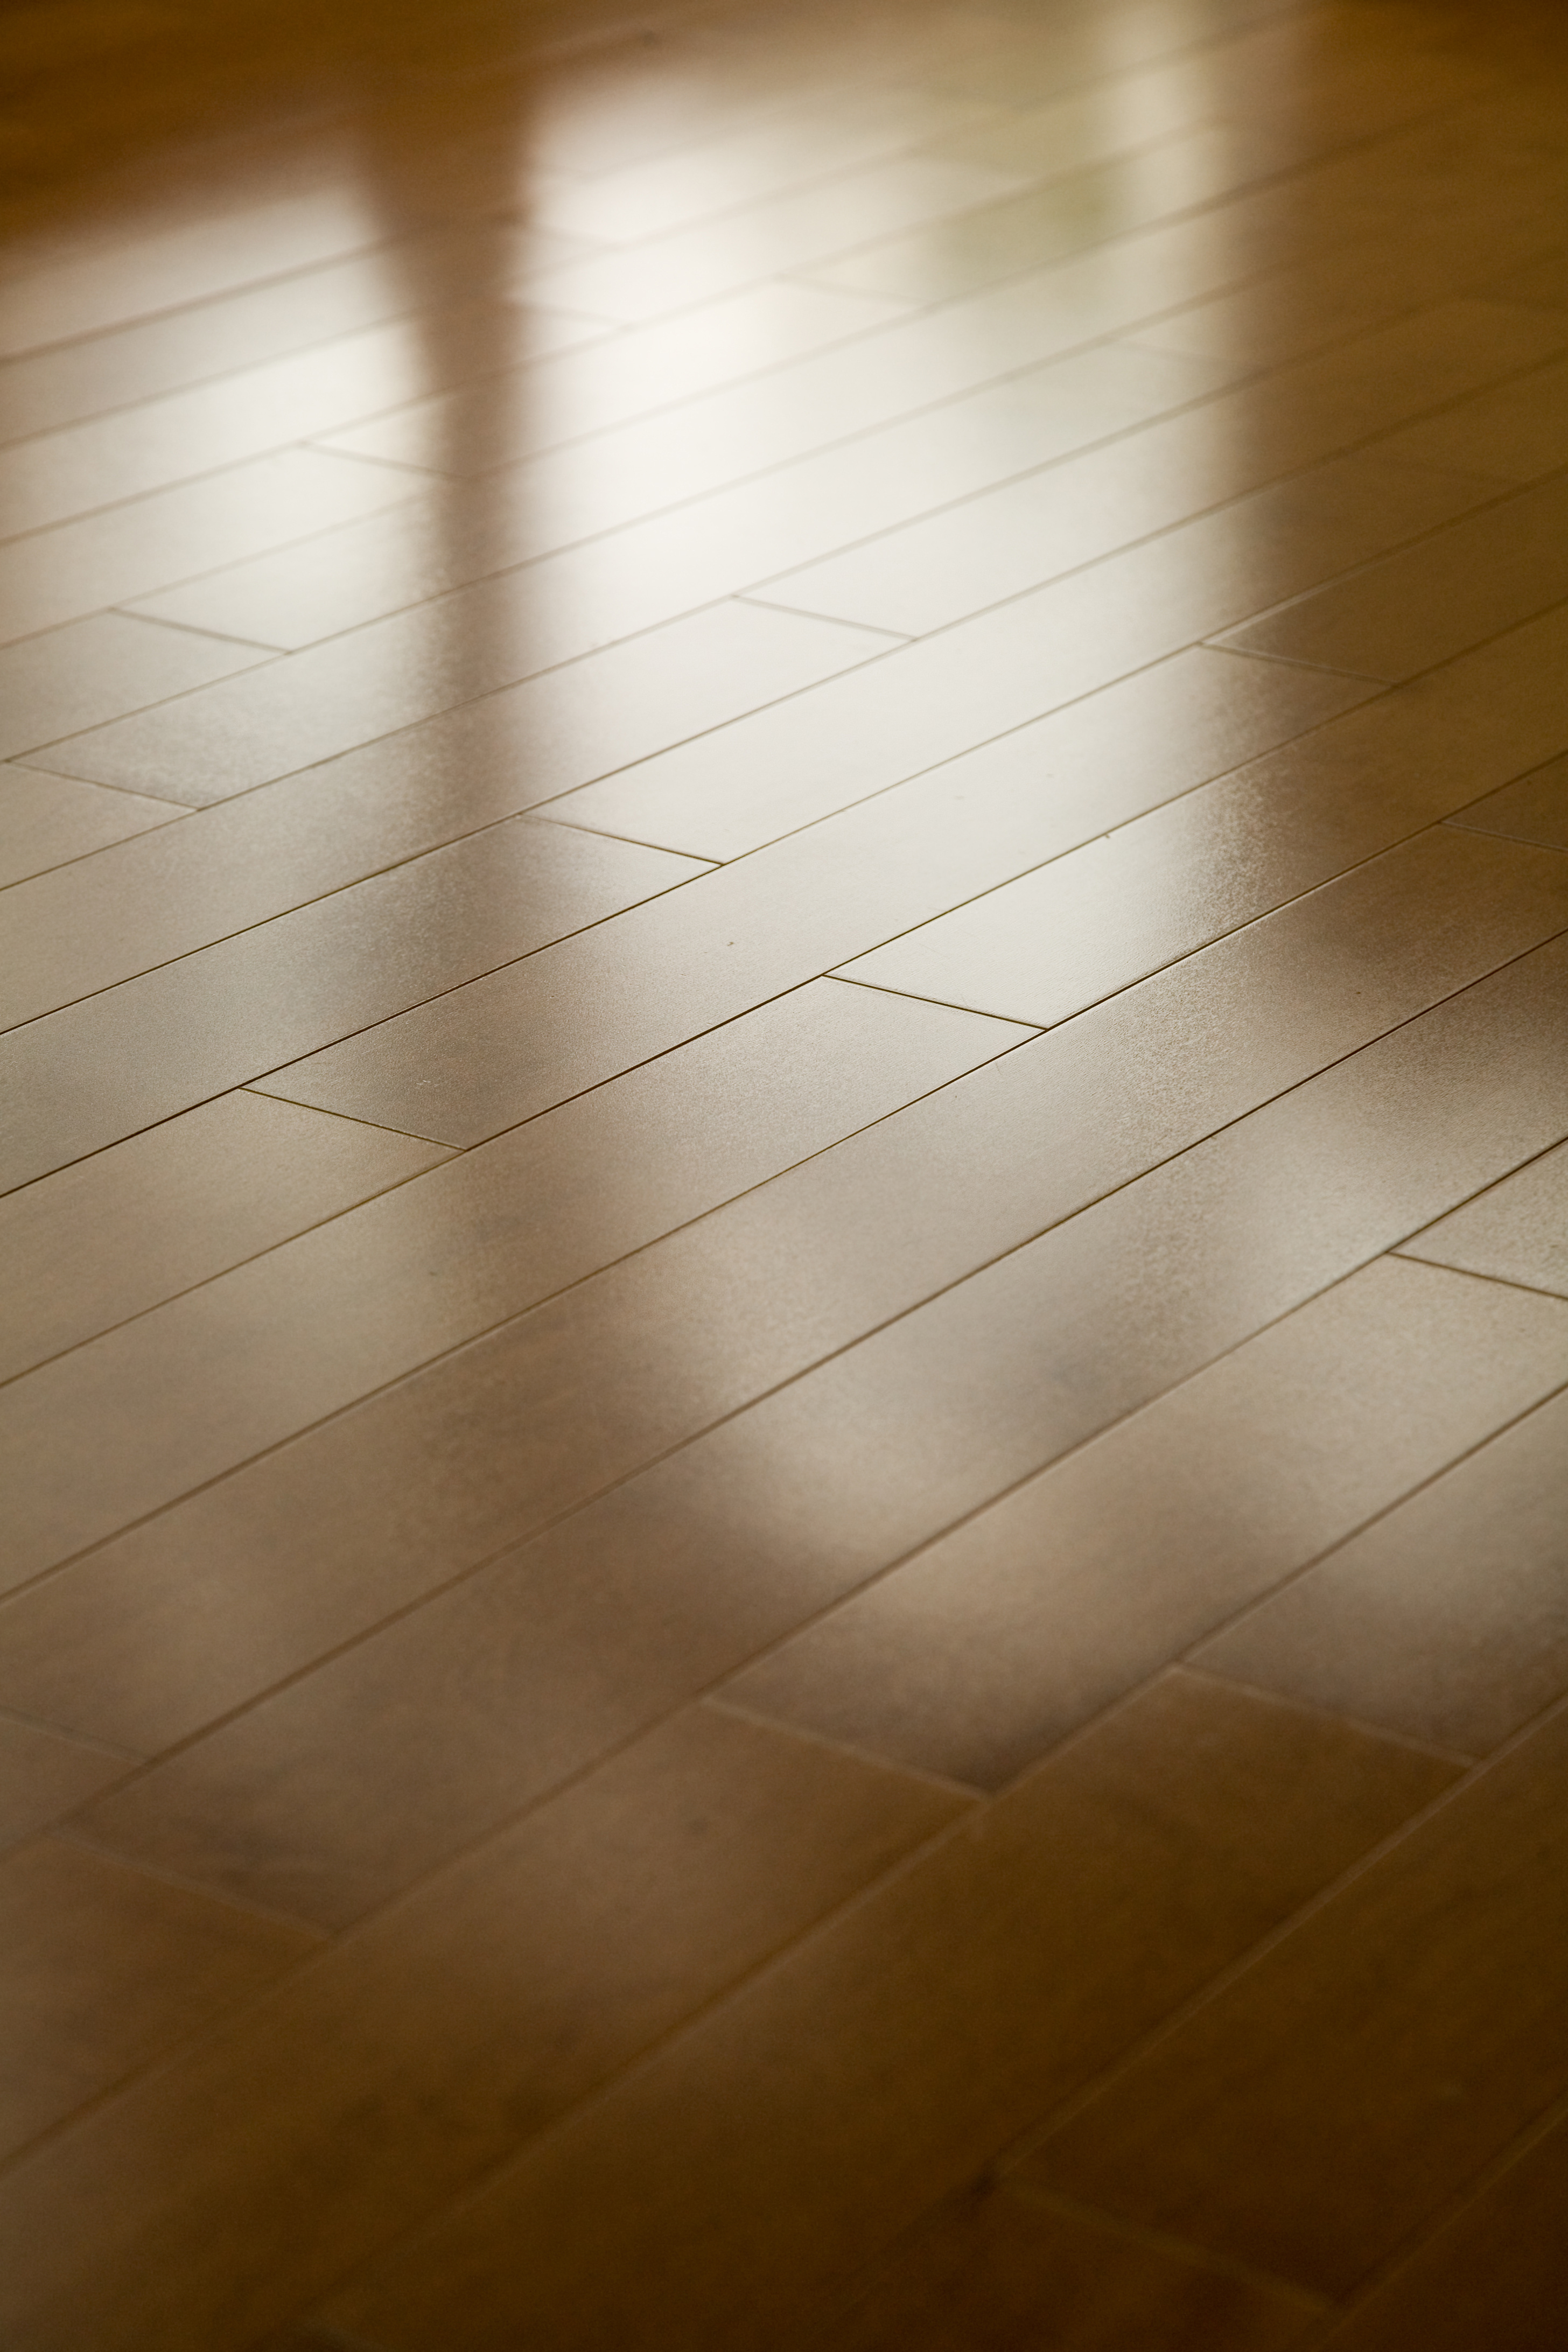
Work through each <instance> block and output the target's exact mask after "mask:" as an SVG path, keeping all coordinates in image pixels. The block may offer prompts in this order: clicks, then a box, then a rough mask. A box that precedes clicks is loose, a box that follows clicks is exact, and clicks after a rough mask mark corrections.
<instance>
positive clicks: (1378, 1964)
mask: <svg viewBox="0 0 1568 2352" xmlns="http://www.w3.org/2000/svg"><path fill="white" fill-rule="evenodd" d="M1565 1745H1568V1738H1565V1726H1564V1723H1563V1717H1562V1716H1561V1715H1560V1714H1559V1715H1555V1716H1553V1717H1551V1718H1550V1719H1549V1720H1548V1721H1546V1722H1545V1723H1543V1724H1542V1726H1541V1727H1540V1728H1539V1729H1538V1730H1537V1731H1536V1732H1535V1733H1534V1734H1533V1735H1532V1736H1531V1738H1528V1739H1527V1740H1526V1741H1525V1742H1524V1743H1523V1744H1522V1745H1521V1747H1520V1748H1517V1749H1515V1750H1514V1751H1512V1752H1511V1753H1510V1755H1508V1756H1506V1757H1504V1758H1501V1759H1499V1760H1498V1761H1497V1762H1496V1763H1495V1764H1493V1765H1492V1766H1491V1767H1490V1769H1489V1770H1487V1771H1486V1772H1484V1773H1482V1774H1481V1775H1480V1776H1479V1778H1478V1779H1477V1780H1475V1781H1474V1783H1473V1784H1472V1785H1470V1786H1468V1788H1466V1789H1465V1790H1462V1791H1460V1792H1459V1793H1458V1794H1456V1796H1455V1797H1454V1799H1453V1800H1452V1801H1451V1803H1450V1804H1449V1805H1448V1806H1447V1807H1445V1808H1443V1809H1441V1810H1440V1811H1438V1812H1437V1813H1436V1815H1435V1816H1434V1817H1433V1818H1432V1820H1430V1821H1429V1822H1426V1823H1425V1824H1423V1825H1422V1826H1421V1827H1420V1828H1418V1829H1416V1830H1415V1831H1414V1832H1412V1834H1411V1835H1410V1836H1409V1837H1408V1838H1407V1839H1405V1841H1404V1842H1403V1843H1401V1844H1400V1845H1399V1846H1397V1847H1395V1848H1394V1851H1393V1852H1392V1853H1390V1854H1388V1855H1387V1856H1386V1857H1385V1858H1384V1859H1383V1860H1382V1861H1381V1862H1380V1864H1379V1865H1378V1866H1377V1867H1375V1868H1374V1869H1373V1870H1370V1871H1369V1872H1367V1873H1366V1874H1364V1875H1363V1876H1361V1877H1359V1878H1356V1879H1353V1880H1352V1882H1351V1883H1350V1885H1347V1886H1346V1887H1345V1888H1344V1889H1343V1890H1342V1892H1341V1893H1340V1894H1339V1895H1338V1896H1337V1897H1336V1898H1335V1899H1333V1900H1332V1901H1331V1902H1330V1903H1328V1904H1327V1905H1325V1906H1323V1907H1322V1908H1321V1910H1319V1911H1317V1912H1316V1913H1315V1914H1313V1915H1311V1916H1310V1917H1308V1918H1307V1919H1304V1920H1303V1921H1301V1922H1300V1925H1299V1926H1298V1927H1296V1929H1295V1930H1294V1932H1293V1933H1291V1934H1290V1935H1288V1936H1286V1937H1283V1938H1282V1939H1281V1940H1280V1941H1279V1943H1278V1944H1276V1945H1275V1946H1274V1947H1273V1948H1271V1949H1270V1950H1269V1951H1268V1952H1267V1953H1265V1954H1264V1955H1262V1956H1261V1957H1260V1958H1259V1959H1258V1961H1257V1962H1256V1964H1255V1965H1254V1966H1253V1967H1252V1968H1251V1969H1247V1970H1245V1971H1243V1972H1242V1974H1241V1975H1239V1976H1238V1977H1237V1979H1236V1981H1235V1983H1234V1984H1233V1985H1231V1986H1229V1987H1227V1988H1226V1990H1224V1991H1223V1992H1222V1993H1220V1994H1219V1995H1218V1997H1217V1998H1216V1999H1215V2000H1214V2001H1212V2002H1210V2003H1208V2004H1207V2005H1205V2007H1203V2008H1201V2009H1200V2010H1198V2011H1196V2012H1195V2013H1194V2015H1193V2017H1192V2018H1191V2019H1190V2020H1188V2021H1186V2022H1185V2023H1184V2025H1182V2026H1181V2027H1179V2028H1178V2029H1177V2030H1176V2032H1173V2034H1172V2035H1171V2036H1170V2037H1169V2038H1168V2039H1166V2040H1164V2041H1163V2042H1159V2043H1157V2044H1156V2045H1155V2046H1154V2047H1153V2048H1152V2049H1151V2051H1150V2052H1149V2053H1148V2054H1147V2055H1146V2056H1145V2057H1143V2058H1142V2059H1141V2060H1139V2061H1137V2062H1135V2063H1133V2065H1132V2066H1131V2067H1130V2068H1128V2069H1127V2071H1126V2072H1125V2073H1124V2074H1121V2076H1120V2077H1119V2078H1118V2079H1117V2080H1115V2081H1114V2082H1113V2083H1112V2084H1110V2085H1109V2086H1108V2087H1107V2088H1106V2089H1105V2090H1104V2091H1103V2092H1102V2093H1100V2095H1099V2096H1098V2097H1096V2098H1095V2099H1093V2100H1091V2101H1090V2102H1089V2104H1088V2105H1085V2107H1084V2108H1083V2109H1082V2111H1081V2112H1080V2113H1079V2115H1077V2116H1074V2117H1073V2118H1072V2119H1071V2120H1070V2121H1068V2122H1067V2123H1065V2124H1063V2125H1062V2126H1061V2127H1060V2128H1059V2129H1058V2130H1057V2131H1055V2132H1053V2133H1052V2134H1050V2136H1049V2137H1047V2139H1045V2140H1044V2141H1043V2142H1042V2144H1041V2145H1040V2147H1038V2148H1037V2150H1036V2151H1035V2153H1034V2154H1033V2155H1032V2156H1031V2157H1030V2158H1028V2159H1027V2163H1026V2169H1027V2170H1028V2172H1029V2173H1030V2175H1031V2176H1032V2177H1033V2178H1035V2179H1038V2180H1040V2181H1041V2182H1042V2183H1043V2184H1046V2185H1048V2186H1055V2187H1058V2188H1060V2189H1065V2190H1067V2191H1068V2193H1069V2194H1073V2195H1085V2194H1091V2195H1093V2196H1094V2198H1095V2199H1096V2201H1099V2202H1102V2203H1104V2204H1106V2205H1107V2206H1108V2207H1109V2208H1110V2210H1113V2211H1116V2212H1120V2213H1122V2214H1124V2215H1127V2216H1130V2217H1134V2218H1139V2219H1144V2220H1149V2221H1153V2220H1154V2219H1155V2217H1156V2216H1158V2217H1159V2225H1163V2226H1165V2227H1172V2226H1174V2227H1175V2228H1177V2229H1178V2230H1179V2231H1181V2233H1182V2234H1183V2235H1184V2236H1187V2237H1189V2238H1191V2239H1193V2240H1194V2242H1197V2243H1199V2244H1201V2245H1205V2246H1208V2247H1210V2248H1212V2249H1214V2250H1215V2251H1220V2252H1226V2253H1230V2254H1234V2255H1238V2256H1240V2257H1241V2258H1242V2259H1244V2260H1253V2261H1262V2262H1264V2263H1266V2264H1267V2266H1268V2268H1270V2269H1271V2270H1273V2271H1274V2272H1275V2273H1277V2274H1279V2275H1282V2276H1284V2277H1288V2278H1292V2279H1296V2280H1299V2281H1300V2282H1301V2283H1303V2284H1306V2285H1308V2286H1309V2287H1316V2288H1317V2289H1318V2290H1319V2291H1320V2292H1325V2293H1328V2294H1335V2293H1340V2294H1342V2293H1343V2292H1345V2290H1346V2289H1348V2288H1350V2287H1352V2286H1354V2285H1355V2284H1356V2283H1357V2280H1358V2279H1359V2278H1360V2276H1361V2275H1362V2274H1363V2273H1364V2272H1365V2271H1366V2270H1367V2269H1368V2268H1369V2267H1370V2266H1371V2265H1372V2264H1373V2263H1374V2262H1377V2261H1378V2260H1380V2259H1381V2258H1383V2257H1384V2256H1386V2255H1387V2254H1390V2253H1392V2252H1394V2249H1395V2248H1396V2247H1397V2246H1398V2245H1399V2244H1400V2242H1401V2241H1402V2240H1403V2239H1405V2236H1406V2234H1407V2233H1408V2232H1410V2231H1412V2230H1413V2229H1415V2228H1416V2227H1418V2226H1419V2224H1420V2223H1421V2221H1423V2219H1424V2218H1425V2217H1426V2215H1428V2214H1430V2213H1433V2212H1434V2211H1435V2210H1436V2209H1437V2208H1439V2207H1440V2205H1441V2204H1442V2202H1443V2201H1445V2200H1447V2198H1448V2197H1449V2196H1452V2195H1454V2194H1456V2193H1457V2192H1458V2191H1459V2190H1461V2189H1464V2188H1465V2187H1466V2186H1467V2185H1468V2182H1469V2180H1470V2179H1472V2178H1473V2176H1474V2175H1475V2173H1476V2172H1477V2171H1479V2168H1481V2166H1482V2165H1484V2164H1485V2163H1487V2162H1488V2161H1489V2159H1490V2158H1493V2157H1494V2156H1496V2155H1498V2154H1500V2153H1501V2152H1502V2151H1503V2150H1504V2149H1505V2148H1506V2147H1507V2146H1508V2143H1509V2142H1510V2140H1511V2139H1512V2138H1513V2137H1514V2136H1515V2135H1516V2133H1518V2132H1519V2131H1520V2130H1521V2128H1522V2127H1523V2126H1526V2125H1528V2124H1529V2123H1530V2122H1531V2120H1533V2118H1534V2117H1535V2116H1538V2115H1539V2114H1540V2113H1541V2111H1542V2108H1543V2107H1546V2106H1547V2105H1550V2104H1551V2103H1552V2100H1553V2098H1554V2097H1556V2096H1557V2095H1559V2094H1560V2092H1561V2089H1562V2084H1563V2076H1564V2072H1565V2070H1568V2053H1564V2050H1563V2042H1562V2039H1561V2028H1560V2023H1559V2020H1560V2016H1561V2010H1560V2006H1559V2003H1560V1998H1561V1996H1560V1993H1559V1991H1558V1986H1559V1984H1560V1981H1561V1969H1562V1965H1563V1931H1562V1927H1561V1902H1562V1889H1563V1874H1562V1869H1561V1864H1560V1861H1559V1859H1558V1856H1559V1853H1560V1846H1559V1840H1560V1838H1561V1815H1560V1811H1559V1803H1560V1800H1559V1796H1558V1790H1559V1789H1560V1787H1561V1775H1562V1771H1563V1753H1564V1748H1565ZM1460 1890H1463V1897H1462V1899H1457V1897H1458V1896H1459V1894H1460ZM1287 1987H1289V1990H1286V1988H1287ZM1287 2020H1288V2021H1289V2023H1288V2025H1287ZM1200 2116H1201V2118H1202V2119H1201V2120H1200ZM1352 2116H1353V2118H1354V2124H1353V2128H1352V2129H1345V2128H1343V2127H1342V2121H1341V2119H1342V2118H1344V2119H1348V2118H1350V2117H1352ZM1242 2146H1245V2147H1247V2151H1248V2155H1247V2161H1246V2162H1245V2163H1241V2164H1238V2163H1237V2162H1235V2161H1234V2158H1233V2156H1232V2153H1231V2152H1232V2151H1234V2150H1236V2149H1237V2148H1239V2147H1242ZM1265 2149H1267V2150H1268V2155H1267V2158H1264V2156H1263V2153H1262V2152H1263V2151H1264V2150H1265ZM1373 2180H1375V2182H1376V2193H1375V2195H1369V2194H1368V2193H1367V2192H1368V2187H1369V2184H1370V2183H1371V2182H1372V2181H1373Z"/></svg>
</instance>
